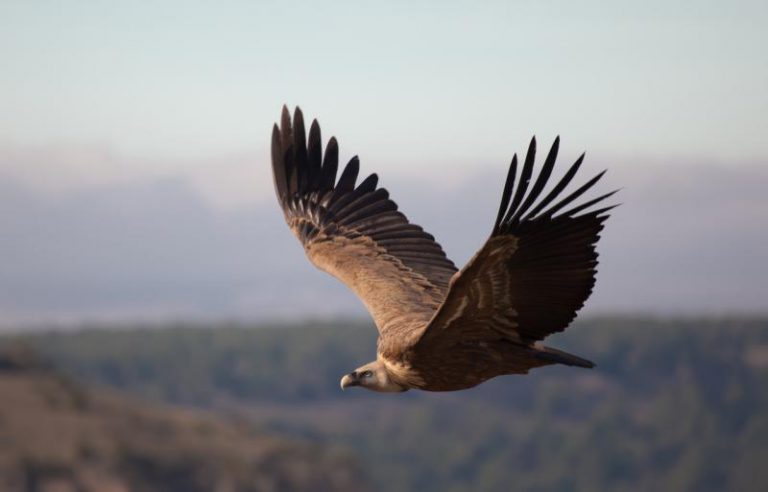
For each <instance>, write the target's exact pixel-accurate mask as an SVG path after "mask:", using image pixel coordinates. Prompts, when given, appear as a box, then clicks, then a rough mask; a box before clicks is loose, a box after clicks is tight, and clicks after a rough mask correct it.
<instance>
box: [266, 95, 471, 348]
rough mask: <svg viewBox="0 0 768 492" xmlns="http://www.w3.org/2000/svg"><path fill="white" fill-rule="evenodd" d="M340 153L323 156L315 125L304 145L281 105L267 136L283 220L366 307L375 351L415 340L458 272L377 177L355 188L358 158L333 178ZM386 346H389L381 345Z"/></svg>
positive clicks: (300, 128)
mask: <svg viewBox="0 0 768 492" xmlns="http://www.w3.org/2000/svg"><path fill="white" fill-rule="evenodd" d="M338 159H339V149H338V144H337V143H336V139H335V138H331V139H330V140H329V142H328V145H327V146H326V149H325V154H324V155H323V152H322V143H321V139H320V126H319V125H318V124H317V121H313V122H312V125H311V127H310V129H309V138H308V140H306V139H305V132H304V117H303V115H302V113H301V110H300V109H299V108H296V111H295V112H294V117H293V121H291V117H290V113H289V112H288V108H286V107H283V114H282V120H281V123H280V127H278V126H277V125H275V127H274V130H273V133H272V171H273V174H274V180H275V191H276V193H277V198H278V201H279V202H280V206H281V207H282V209H283V212H284V213H285V220H286V222H287V223H288V225H289V226H290V228H291V230H292V231H293V233H294V234H295V235H296V237H297V238H298V239H299V241H301V243H302V245H303V246H304V250H305V252H306V254H307V257H308V258H309V260H310V261H311V262H312V263H313V264H314V265H315V266H316V267H318V268H319V269H321V270H323V271H326V272H328V273H330V274H331V275H333V276H334V277H336V278H338V279H339V280H341V281H342V282H344V283H345V284H346V285H347V286H348V287H349V288H351V289H352V291H354V292H355V294H357V296H358V297H359V298H360V299H361V300H362V301H363V303H364V304H365V306H366V307H367V308H368V311H370V313H371V315H372V316H373V318H374V321H375V322H376V326H377V327H378V329H379V332H380V335H381V337H380V342H379V343H380V350H382V344H384V345H385V346H384V350H390V351H396V350H397V349H398V348H399V347H402V346H404V344H408V343H409V341H410V342H413V341H414V338H418V336H419V335H420V334H421V331H419V329H420V328H422V329H423V327H424V325H425V324H426V322H427V321H429V319H430V318H431V317H432V315H433V314H434V312H435V310H436V309H437V307H438V306H439V305H440V303H441V302H442V301H443V299H444V298H445V294H446V292H447V290H448V283H449V280H450V278H451V276H452V275H453V274H454V273H455V272H456V271H457V269H456V267H455V265H454V264H453V262H451V261H450V260H449V259H448V258H446V255H445V253H444V252H443V249H442V247H441V246H440V245H439V244H438V243H437V242H436V241H435V239H434V237H433V236H431V235H430V234H428V233H426V232H424V230H423V229H422V228H421V227H419V226H417V225H415V224H411V223H409V222H408V219H407V218H406V217H405V215H403V214H402V213H401V212H399V211H398V210H397V204H395V202H393V201H392V200H390V198H389V193H388V192H387V190H386V189H384V188H378V187H377V182H378V177H377V176H376V175H375V174H372V175H370V176H368V177H367V178H365V179H364V180H363V181H361V182H360V183H359V184H357V185H356V184H355V183H356V181H357V175H358V171H359V161H358V159H357V157H353V158H352V160H350V161H349V163H348V164H347V165H346V167H345V168H344V170H343V171H342V173H341V177H339V178H338V180H337V179H336V173H337V168H338ZM387 344H391V346H389V347H388V346H386V345H387Z"/></svg>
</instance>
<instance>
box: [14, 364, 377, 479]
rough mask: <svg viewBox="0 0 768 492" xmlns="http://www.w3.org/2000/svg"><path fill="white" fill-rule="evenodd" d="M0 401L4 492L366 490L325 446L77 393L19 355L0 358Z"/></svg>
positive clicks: (346, 462) (107, 395)
mask: <svg viewBox="0 0 768 492" xmlns="http://www.w3.org/2000/svg"><path fill="white" fill-rule="evenodd" d="M0 402H2V403H1V404H0V490H2V491H4V492H16V491H19V492H21V491H25V492H35V491H41V492H54V491H55V492H68V491H72V492H123V491H134V490H141V491H146V492H195V491H201V492H202V491H217V492H227V491H232V492H234V491H238V492H240V491H244V492H245V491H289V490H293V491H309V490H312V491H316V490H323V491H337V490H348V491H358V490H361V488H362V489H366V485H365V478H364V477H363V476H362V475H361V474H360V471H359V469H358V467H357V466H356V465H355V463H354V462H352V460H350V459H349V458H348V457H345V456H344V455H342V454H339V453H338V452H333V451H331V450H329V448H328V447H325V446H319V445H316V444H315V445H310V444H306V443H302V442H300V441H298V440H295V439H293V440H285V439H282V438H278V437H275V436H268V435H266V434H265V433H263V432H257V431H256V430H255V429H254V428H253V427H252V426H250V425H248V424H247V423H240V424H236V423H231V422H225V421H222V420H221V419H218V418H214V417H213V416H211V415H207V414H203V413H201V412H197V411H190V410H179V409H174V408H170V407H160V406H157V405H146V404H142V403H139V402H137V401H135V400H132V399H129V398H126V397H125V396H121V395H118V394H115V393H114V392H109V391H104V390H94V389H92V388H86V387H84V386H82V385H80V384H76V383H73V382H72V381H71V380H70V379H69V378H67V377H63V376H61V375H59V374H58V373H56V372H54V371H52V370H51V369H49V368H46V367H45V365H43V364H40V363H39V362H38V361H37V360H36V358H35V357H34V356H32V355H30V354H29V353H27V352H25V351H20V350H18V349H14V350H6V351H5V352H3V353H0Z"/></svg>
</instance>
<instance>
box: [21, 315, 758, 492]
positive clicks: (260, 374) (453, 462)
mask: <svg viewBox="0 0 768 492" xmlns="http://www.w3.org/2000/svg"><path fill="white" fill-rule="evenodd" d="M18 339H19V337H16V340H18ZM21 339H22V340H23V341H24V342H25V343H27V344H30V345H32V346H34V347H37V348H38V349H39V350H40V351H41V352H42V353H44V354H45V356H46V357H48V358H50V360H52V361H53V363H54V364H56V365H57V366H58V367H60V368H61V369H62V370H65V371H67V373H68V374H70V375H72V376H74V377H76V378H79V379H82V380H85V381H89V382H91V383H94V384H99V385H104V386H110V387H114V388H120V389H122V390H125V391H129V392H132V393H134V394H137V395H141V396H142V397H143V398H147V399H151V400H154V401H157V402H166V403H167V402H170V403H173V404H183V405H187V406H192V407H200V408H206V409H208V410H213V411H216V412H218V413H220V414H222V415H226V416H228V417H229V418H230V419H232V418H234V419H237V420H239V421H247V422H254V423H256V424H257V425H258V426H260V427H261V428H264V429H267V430H269V431H271V432H273V433H276V434H279V435H283V436H293V437H295V438H298V439H303V440H310V441H313V442H314V443H316V444H317V445H321V446H340V447H343V448H344V449H347V450H348V451H349V452H350V453H351V454H352V455H353V456H354V458H355V459H356V460H358V461H359V462H360V464H361V466H362V467H363V468H364V470H365V472H366V474H367V475H369V476H370V477H371V478H372V480H373V482H374V484H375V485H376V486H377V489H378V490H381V491H384V490H419V491H468V490H484V491H506V490H510V486H511V485H514V489H515V490H522V491H544V490H546V491H594V490H611V491H624V490H625V491H630V490H638V491H644V490H676V491H697V492H698V491H713V492H714V491H717V492H720V491H725V490H733V491H742V490H744V491H747V490H765V489H768V468H766V467H765V466H764V463H766V462H768V320H766V319H746V318H733V319H729V318H724V319H676V320H664V319H651V318H600V319H591V320H586V321H582V322H580V323H577V324H576V325H575V326H573V327H572V328H571V329H569V330H568V332H567V333H565V334H562V335H558V336H556V337H553V338H552V339H551V340H549V342H551V343H550V344H551V345H552V346H555V347H559V348H562V349H565V350H568V351H571V352H574V353H576V354H579V355H582V356H585V357H587V358H589V359H591V360H594V361H595V362H596V363H597V368H596V369H594V370H591V371H590V370H581V369H574V368H566V367H547V368H542V369H540V370H537V371H534V372H533V373H532V374H531V375H530V376H526V377H518V376H512V377H506V378H499V379H497V380H494V381H491V382H489V383H486V384H484V385H482V386H480V387H478V388H476V389H472V390H469V391H464V392H458V393H449V394H433V393H419V392H408V393H406V394H402V395H378V394H372V393H368V392H364V391H354V390H352V391H346V392H341V391H340V390H339V388H338V381H339V378H340V376H341V375H342V374H344V373H345V372H347V371H349V370H350V369H351V368H354V367H356V366H357V365H359V364H360V363H363V362H366V361H368V360H370V359H371V358H372V357H373V354H374V350H375V348H374V347H375V346H374V343H375V330H373V329H372V328H371V327H370V326H369V325H367V324H356V323H336V324H333V325H330V324H315V323H307V324H302V325H294V326H262V327H248V326H230V325H220V326H210V327H208V326H183V325H179V326H175V327H166V328H163V329H157V327H154V328H151V327H143V328H142V327H122V328H116V327H112V328H111V329H109V330H105V329H101V328H98V327H93V328H91V329H84V330H81V331H78V332H75V333H47V334H37V335H33V336H25V337H21Z"/></svg>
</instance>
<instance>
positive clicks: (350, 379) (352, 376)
mask: <svg viewBox="0 0 768 492" xmlns="http://www.w3.org/2000/svg"><path fill="white" fill-rule="evenodd" d="M350 386H360V380H359V379H357V373H356V372H351V373H349V374H346V375H345V376H344V377H343V378H341V389H346V388H348V387H350Z"/></svg>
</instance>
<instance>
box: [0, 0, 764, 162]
mask: <svg viewBox="0 0 768 492" xmlns="http://www.w3.org/2000/svg"><path fill="white" fill-rule="evenodd" d="M417 4H418V5H417ZM0 19H2V20H0V23H2V29H0V57H1V59H2V66H3V69H2V72H1V73H0V115H2V116H1V117H0V143H1V144H2V145H3V146H5V147H19V146H22V147H25V148H29V147H35V146H56V145H100V146H104V147H106V148H109V149H111V150H113V151H115V152H117V153H119V154H121V155H128V156H133V157H141V158H150V157H151V158H160V159H165V158H173V159H177V166H178V170H179V172H181V173H183V172H184V164H183V161H184V159H187V158H192V157H200V156H208V157H211V156H213V157H215V156H217V155H220V154H224V153H231V152H241V151H242V152H249V153H253V155H261V154H260V153H261V152H266V148H265V147H266V145H267V138H266V137H267V135H266V134H265V133H268V131H269V128H270V126H271V123H272V122H273V121H274V120H275V119H276V117H277V116H278V111H279V108H280V105H281V104H282V103H283V102H287V103H289V104H300V105H302V106H303V107H304V109H305V111H306V112H307V113H309V115H311V116H318V117H319V118H320V120H321V122H322V123H324V127H325V128H331V129H332V130H333V132H334V133H335V134H337V135H339V137H340V139H341V144H342V153H343V154H344V151H347V152H349V153H359V154H361V156H362V157H363V162H364V163H368V164H370V165H371V166H372V167H375V168H376V169H377V170H379V171H380V172H383V173H386V172H387V170H388V169H389V170H390V171H389V172H393V173H401V172H408V171H409V170H412V168H413V166H419V167H422V166H423V167H425V168H429V167H431V166H435V165H443V164H445V163H446V162H450V163H451V164H452V165H455V166H456V168H457V169H459V170H460V169H462V168H470V167H473V166H476V165H477V164H478V162H480V161H482V162H484V163H485V162H487V161H490V162H497V161H499V160H501V161H502V162H504V163H505V162H507V161H508V158H509V157H510V154H511V152H513V151H515V150H519V149H521V148H522V147H523V146H524V145H525V143H526V142H527V140H528V139H529V138H530V135H531V134H533V133H536V134H537V135H539V136H541V137H543V138H544V139H547V140H548V139H550V138H552V137H553V136H554V135H555V134H557V133H560V134H562V135H563V138H564V143H565V145H566V149H569V150H572V151H573V152H576V151H578V150H581V149H588V150H589V151H590V152H593V154H592V155H593V156H594V155H595V154H594V153H595V152H596V153H597V155H599V156H608V157H611V158H612V159H613V158H618V159H619V162H618V163H617V164H616V165H621V162H620V161H621V158H624V157H632V158H638V157H640V158H643V157H647V158H653V159H657V160H659V159H662V160H670V161H671V162H674V161H676V160H678V159H679V160H688V161H689V162H690V160H696V159H700V158H706V159H708V160H711V161H715V162H721V163H739V162H744V161H755V160H762V159H765V158H767V157H768V139H766V138H765V135H766V131H767V130H768V90H766V87H768V49H766V47H767V46H768V34H767V33H768V29H766V27H765V26H766V25H768V3H766V2H765V1H755V2H749V1H747V2H744V1H742V2H720V1H717V2H704V1H695V2H694V1H689V2H666V1H646V2H602V1H589V2H574V1H557V2H552V1H536V2H534V1H530V2H529V1H521V2H469V1H467V2H445V1H441V2H360V1H357V2H306V3H303V4H299V3H296V2H286V1H280V2H268V1H260V2H255V1H243V2H191V1H178V2H106V1H101V2H95V1H72V2H63V1H58V2H53V1H35V2H30V1H9V0H3V1H2V2H1V3H0ZM264 155H266V153H265V154H264ZM382 168H384V169H382Z"/></svg>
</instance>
